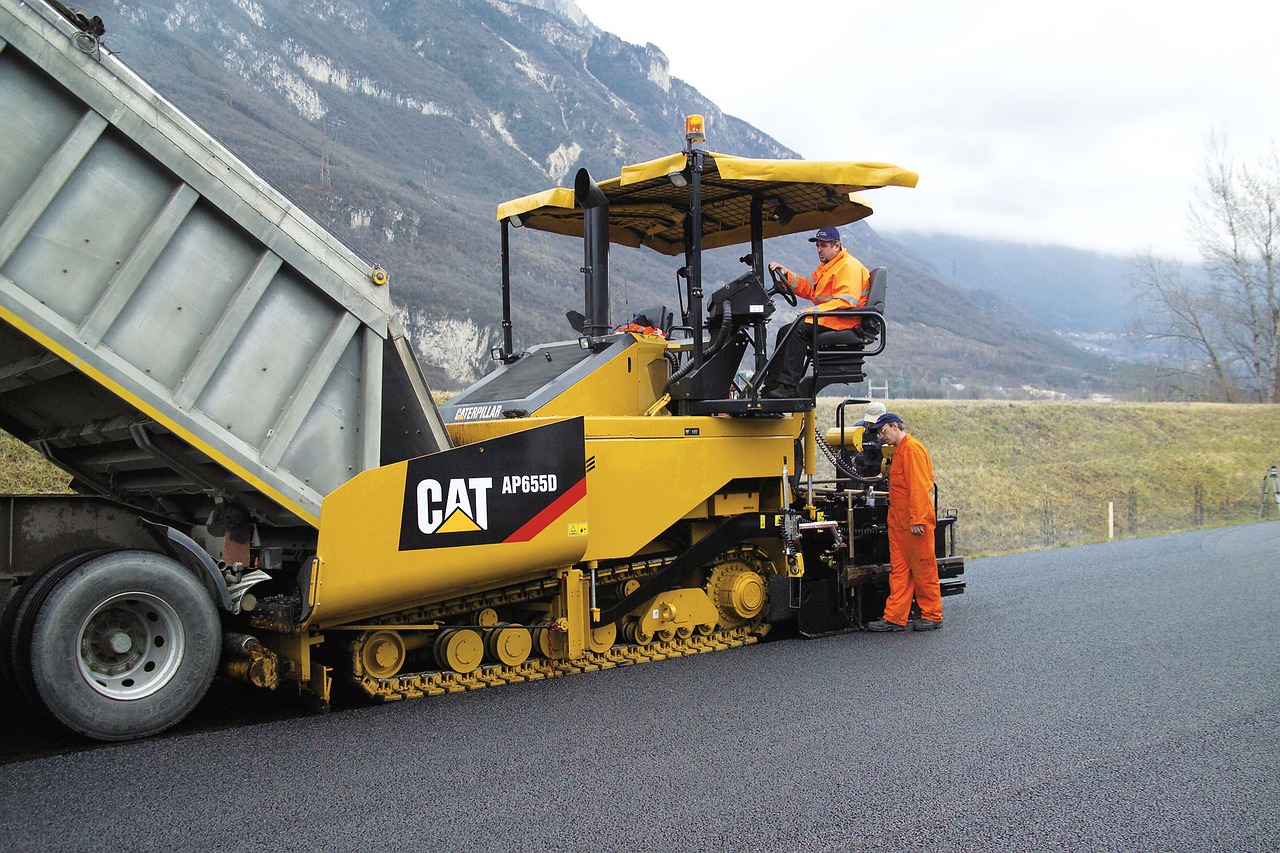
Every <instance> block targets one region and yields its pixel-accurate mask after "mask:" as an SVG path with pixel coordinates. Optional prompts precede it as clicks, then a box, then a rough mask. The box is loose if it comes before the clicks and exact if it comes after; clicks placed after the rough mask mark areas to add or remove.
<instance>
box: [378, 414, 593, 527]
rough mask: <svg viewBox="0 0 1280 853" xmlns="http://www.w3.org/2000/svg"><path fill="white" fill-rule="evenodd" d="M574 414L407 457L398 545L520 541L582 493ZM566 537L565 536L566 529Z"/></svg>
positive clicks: (559, 517) (560, 518) (558, 520)
mask: <svg viewBox="0 0 1280 853" xmlns="http://www.w3.org/2000/svg"><path fill="white" fill-rule="evenodd" d="M584 448H585V442H584V439H583V421H582V418H574V419H572V420H568V421H562V422H560V423H555V424H550V425H548V426H544V427H537V428H534V429H530V430H525V431H523V432H518V433H515V434H513V435H507V436H502V437H500V438H495V439H490V440H488V441H480V442H476V443H475V444H468V445H464V446H462V447H455V448H453V449H452V450H447V451H444V452H442V453H435V454H432V455H430V456H423V457H419V458H417V459H411V460H409V462H408V463H406V464H407V465H408V472H407V474H406V477H405V491H404V511H403V516H402V518H401V521H400V550H401V551H414V550H421V549H426V548H456V547H460V546H465V545H490V544H495V543H499V542H527V541H529V540H530V539H532V538H533V537H535V536H537V535H538V534H539V533H541V532H542V531H543V530H546V529H547V528H548V527H551V526H552V525H565V524H567V522H569V521H580V522H585V521H586V518H585V514H584V517H583V518H581V519H576V518H575V519H567V520H566V519H565V518H564V513H565V512H566V511H568V510H569V509H570V508H571V507H573V506H574V505H575V504H577V503H578V502H579V501H580V500H581V499H582V498H583V497H585V496H586V463H585V455H586V454H585V449H584ZM566 535H571V534H569V533H568V532H567V528H566Z"/></svg>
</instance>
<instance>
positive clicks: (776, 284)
mask: <svg viewBox="0 0 1280 853" xmlns="http://www.w3.org/2000/svg"><path fill="white" fill-rule="evenodd" d="M769 278H771V279H773V287H771V288H770V289H769V295H770V296H772V295H773V294H775V293H778V294H781V295H782V298H783V299H785V300H787V304H788V305H790V306H791V307H792V308H794V307H795V306H796V292H795V291H794V290H792V289H791V283H790V282H788V281H787V276H786V274H784V273H783V272H782V270H780V269H778V268H777V267H769Z"/></svg>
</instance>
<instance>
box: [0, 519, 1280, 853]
mask: <svg viewBox="0 0 1280 853" xmlns="http://www.w3.org/2000/svg"><path fill="white" fill-rule="evenodd" d="M967 578H968V582H969V591H968V592H967V593H966V594H965V595H962V596H958V597H952V598H947V599H945V601H944V607H945V626H944V628H943V629H942V630H941V631H935V632H931V633H923V634H920V633H907V634H880V635H876V634H865V633H860V634H849V635H843V636H838V637H831V638H826V639H821V640H800V639H792V640H785V641H777V642H768V643H764V644H761V645H757V646H750V647H746V648H742V649H735V650H731V651H725V652H717V653H713V654H704V655H697V656H694V657H690V658H682V659H677V660H671V661H663V662H658V663H649V664H644V665H642V666H634V667H627V668H623V669H614V670H608V671H604V672H598V673H591V674H586V675H573V676H568V677H563V678H558V679H554V680H550V681H544V682H536V683H531V684H517V685H510V686H506V687H500V688H492V689H487V690H481V691H478V692H475V693H468V694H460V695H455V696H447V697H439V698H434V699H432V698H427V699H419V700H416V701H412V702H404V703H396V704H390V705H381V706H365V705H353V706H351V707H348V708H346V709H343V710H338V711H335V712H334V713H331V714H328V715H323V716H321V715H312V714H308V713H306V712H305V709H302V708H300V707H299V706H297V705H296V704H294V703H292V702H286V701H281V700H278V699H273V700H271V701H267V702H262V701H260V700H259V698H258V697H259V694H258V693H254V692H249V691H248V690H247V689H238V688H236V687H235V686H233V685H222V684H219V685H216V686H215V690H214V692H213V693H212V694H211V696H210V698H209V699H208V700H206V702H205V703H204V704H203V705H202V706H201V707H200V709H198V710H197V712H196V713H195V714H194V715H193V716H192V717H191V718H189V719H188V720H187V721H185V722H184V723H183V724H182V725H181V726H180V727H179V728H178V729H176V730H175V731H172V732H170V733H166V734H165V735H161V736H159V737H157V738H153V739H151V740H148V741H143V742H135V743H127V744H115V745H100V744H86V743H84V742H81V741H78V740H75V739H74V738H71V737H69V736H66V735H63V734H60V733H58V732H57V731H56V730H53V729H51V728H50V727H49V726H48V725H47V724H44V723H42V722H41V721H37V720H32V719H30V718H25V717H21V716H18V717H16V718H13V717H12V713H11V711H10V715H11V719H10V720H8V721H6V723H5V724H4V725H3V726H0V762H2V763H0V849H5V850H24V851H25V850H31V851H36V850H39V851H46V850H93V849H112V850H121V851H124V850H147V851H156V850H166V851H167V850H175V851H176V850H200V851H206V850H289V851H304V850H326V851H333V850H344V849H352V850H353V849H362V850H382V849H397V850H401V849H414V850H464V849H465V850H643V851H665V850H699V851H714V850H735V851H739V850H747V851H754V850H788V851H791V850H801V851H804V850H814V851H827V850H864V849H866V850H920V851H926V850H927V851H943V850H982V851H987V850H1011V851H1013V850H1017V851H1027V850H1037V851H1049V850H1090V851H1094V850H1125V851H1130V850H1179V851H1181V850H1215V851H1216V850H1232V851H1276V850H1280V583H1278V581H1280V522H1269V523H1262V524H1254V525H1247V526H1242V527H1231V528H1221V529H1216V530H1206V531H1197V532H1192V533H1184V534H1178V535H1174V536H1163V537H1156V538H1150V539H1136V540H1126V541H1120V542H1111V543H1105V544H1099V545H1090V546H1084V547H1078V548H1065V549H1061V550H1055V551H1045V552H1038V553H1031V554H1021V555H1014V556H1007V557H996V558H988V559H983V560H975V561H972V562H971V563H970V565H969V568H968V572H967ZM3 707H4V708H6V709H11V704H10V702H9V701H5V702H4V705H3Z"/></svg>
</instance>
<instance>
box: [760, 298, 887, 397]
mask: <svg viewBox="0 0 1280 853" xmlns="http://www.w3.org/2000/svg"><path fill="white" fill-rule="evenodd" d="M808 317H874V318H876V319H878V320H879V321H880V334H879V336H878V340H879V345H878V346H877V347H876V348H875V349H871V350H865V351H863V353H862V357H863V358H871V357H872V356H877V355H879V354H880V353H882V352H884V347H885V339H886V338H887V337H888V332H889V327H888V324H886V323H885V321H884V314H882V313H880V312H879V311H876V310H875V309H873V308H836V309H834V310H832V311H821V310H818V309H817V308H811V309H809V310H808V311H802V312H800V313H799V314H797V315H796V320H804V319H805V318H808ZM809 327H810V329H811V330H812V332H811V334H812V336H813V340H811V341H810V352H812V353H813V359H814V361H815V362H816V361H817V353H818V329H819V328H820V327H821V326H820V324H819V323H816V322H814V323H809ZM799 328H801V326H800V323H798V322H793V323H791V325H790V326H788V328H787V332H786V334H784V335H783V336H782V339H781V340H779V341H778V342H777V343H776V344H775V345H774V348H773V352H771V353H770V354H769V358H768V359H766V361H765V363H764V367H762V368H761V369H760V371H759V372H758V373H757V374H756V375H755V376H752V377H751V381H750V382H749V383H747V388H748V390H749V391H750V394H751V396H752V397H758V396H759V391H760V383H761V382H762V381H763V380H764V377H765V374H767V373H768V372H769V368H770V367H772V366H773V362H774V359H776V358H777V357H778V353H780V352H782V350H783V349H784V348H785V347H784V344H786V342H787V341H789V340H790V339H791V336H792V335H794V334H796V330H797V329H799ZM833 331H844V330H842V329H834V330H833Z"/></svg>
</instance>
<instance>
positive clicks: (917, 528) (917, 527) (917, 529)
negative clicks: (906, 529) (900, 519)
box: [911, 524, 924, 536]
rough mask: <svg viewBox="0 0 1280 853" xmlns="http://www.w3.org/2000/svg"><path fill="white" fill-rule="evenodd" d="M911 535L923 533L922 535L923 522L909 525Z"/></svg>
mask: <svg viewBox="0 0 1280 853" xmlns="http://www.w3.org/2000/svg"><path fill="white" fill-rule="evenodd" d="M911 535H912V536H923V535H924V525H923V524H913V525H911Z"/></svg>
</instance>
